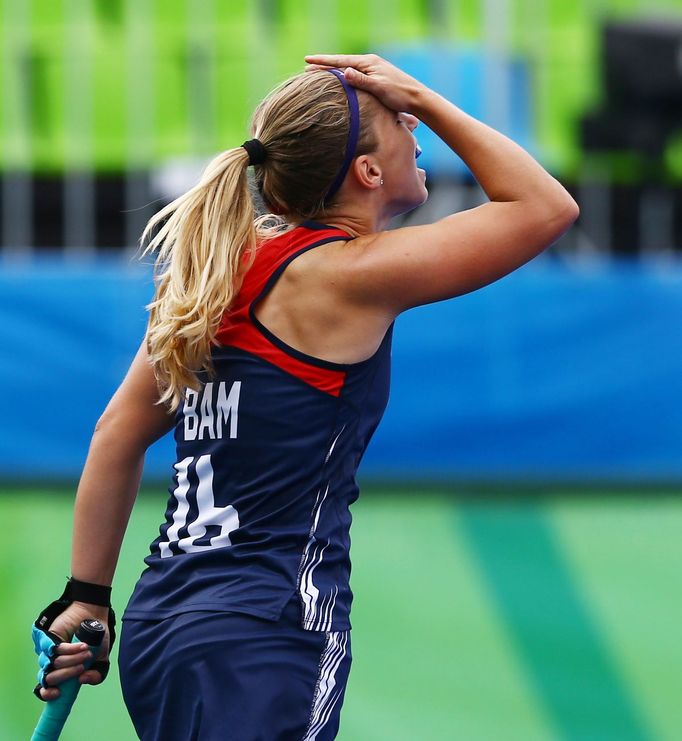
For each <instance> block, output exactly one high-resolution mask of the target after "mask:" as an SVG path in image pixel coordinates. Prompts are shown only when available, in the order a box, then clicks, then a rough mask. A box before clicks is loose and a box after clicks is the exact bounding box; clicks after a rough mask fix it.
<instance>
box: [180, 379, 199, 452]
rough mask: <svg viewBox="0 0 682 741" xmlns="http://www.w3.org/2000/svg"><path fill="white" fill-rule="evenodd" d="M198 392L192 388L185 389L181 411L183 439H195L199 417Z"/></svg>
mask: <svg viewBox="0 0 682 741" xmlns="http://www.w3.org/2000/svg"><path fill="white" fill-rule="evenodd" d="M198 400H199V394H198V393H197V392H196V391H195V390H194V389H187V391H185V406H184V407H183V410H182V413H183V416H184V418H185V440H196V439H197V428H198V426H199V417H198V415H197V401H198Z"/></svg>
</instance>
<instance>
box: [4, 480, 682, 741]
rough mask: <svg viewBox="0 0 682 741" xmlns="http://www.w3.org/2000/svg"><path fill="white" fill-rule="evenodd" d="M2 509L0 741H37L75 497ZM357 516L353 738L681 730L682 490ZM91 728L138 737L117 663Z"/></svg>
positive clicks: (522, 739) (33, 495) (18, 502)
mask: <svg viewBox="0 0 682 741" xmlns="http://www.w3.org/2000/svg"><path fill="white" fill-rule="evenodd" d="M164 503H165V494H164V492H163V491H162V488H161V487H160V488H159V489H158V491H157V492H150V491H147V492H144V493H143V494H142V495H141V496H140V499H139V500H138V504H137V505H136V510H135V511H134V513H133V520H132V525H131V527H130V529H129V531H128V534H127V536H126V542H125V543H124V548H123V555H122V559H121V562H120V566H119V571H118V573H117V578H116V582H115V585H114V600H115V604H116V606H117V607H118V608H119V610H121V609H122V607H123V605H124V603H125V599H126V597H127V595H128V593H129V592H130V590H131V588H132V585H133V583H134V581H135V579H136V577H137V575H138V574H139V572H140V570H141V566H142V558H143V557H144V555H146V551H147V545H148V542H149V541H151V540H152V539H153V538H154V537H155V536H156V532H157V527H158V524H159V522H160V518H161V514H162V512H163V509H164ZM0 508H1V509H2V514H3V521H4V523H5V528H4V530H5V533H4V537H3V539H2V541H0V555H1V558H0V564H1V568H2V582H1V584H2V591H1V595H2V601H3V604H2V613H1V614H2V624H3V626H4V628H3V640H2V642H1V643H0V646H1V649H0V650H1V651H2V654H1V655H0V659H1V660H0V666H1V667H2V670H1V673H0V739H8V740H14V739H26V738H28V737H29V735H30V732H31V729H32V727H33V724H34V723H35V720H36V719H37V716H38V714H39V711H40V708H41V706H40V704H39V703H38V701H37V700H35V699H34V698H33V697H32V695H31V692H30V691H31V688H32V686H33V684H34V682H35V679H34V673H35V662H34V659H33V655H32V648H31V646H30V637H29V633H30V622H31V620H32V619H33V617H34V616H35V614H36V613H37V611H38V609H39V608H40V607H42V606H43V604H44V603H46V602H47V601H49V600H50V599H52V598H53V597H55V596H58V591H59V590H60V589H61V587H62V584H63V581H64V577H65V576H66V575H67V574H68V570H69V538H70V528H71V495H70V494H66V493H64V492H45V491H37V490H36V491H29V490H22V491H6V492H4V493H3V494H2V495H0ZM354 515H355V521H354V525H353V531H352V534H353V563H354V570H353V587H354V590H355V595H356V600H355V605H354V630H353V655H354V665H353V670H352V672H351V679H350V683H349V688H348V693H347V696H346V704H345V710H344V713H343V716H342V731H341V734H340V736H339V738H340V739H341V741H374V740H376V741H384V740H390V741H402V740H405V741H408V740H409V741H430V740H432V739H433V740H434V741H435V740H441V739H462V740H464V741H490V740H491V739H503V740H504V741H515V740H517V739H518V740H519V741H533V740H538V741H551V740H553V739H570V740H573V739H575V741H631V740H632V741H635V740H637V741H640V740H644V739H657V740H658V739H660V740H669V741H676V740H678V739H681V738H682V709H681V707H680V687H681V686H682V684H681V681H682V679H681V678H682V640H681V639H680V625H682V589H680V581H679V579H680V567H681V566H682V538H680V533H681V532H682V498H680V497H679V496H676V495H672V494H668V495H665V494H655V493H653V494H652V493H644V492H642V494H641V495H639V496H633V495H632V494H627V495H625V494H623V495H619V494H617V493H613V492H611V493H609V494H608V495H604V496H599V495H597V494H595V493H593V492H592V493H590V495H589V496H587V495H585V494H571V493H562V494H560V495H554V496H550V495H547V496H536V497H533V498H523V497H520V496H518V495H514V496H506V497H499V498H485V499H482V498H480V497H470V496H453V495H452V494H451V493H448V492H447V491H446V490H443V491H433V490H432V491H428V492H418V491H414V492H412V493H409V494H407V493H401V494H396V493H395V492H390V491H386V490H378V489H366V490H365V491H364V493H363V496H362V497H361V499H360V501H359V502H358V503H357V504H356V505H355V507H354ZM38 523H41V527H38V526H37V524H38ZM189 691H191V688H188V692H189ZM93 738H96V739H98V741H127V739H134V738H135V734H134V733H133V730H132V726H131V725H130V722H129V721H128V718H127V715H126V712H125V709H124V706H123V703H122V700H121V697H120V691H119V688H118V679H117V673H116V671H115V669H114V671H113V672H112V675H110V678H109V680H107V682H106V684H105V685H103V686H102V687H98V688H91V687H87V688H85V689H84V691H83V693H82V694H81V696H80V698H79V700H78V703H77V705H76V706H75V708H74V711H73V716H72V718H71V719H70V720H69V724H68V726H67V729H66V731H65V732H64V735H63V739H64V740H65V741H80V740H81V739H83V740H85V739H93Z"/></svg>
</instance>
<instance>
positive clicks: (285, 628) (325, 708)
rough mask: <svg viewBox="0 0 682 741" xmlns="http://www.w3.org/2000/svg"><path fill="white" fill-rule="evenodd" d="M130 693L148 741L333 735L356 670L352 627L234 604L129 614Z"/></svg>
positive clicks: (125, 644) (296, 607)
mask: <svg viewBox="0 0 682 741" xmlns="http://www.w3.org/2000/svg"><path fill="white" fill-rule="evenodd" d="M118 662H119V669H120V676H121V686H122V689H123V698H124V700H125V703H126V706H127V708H128V712H129V713H130V717H131V719H132V721H133V725H134V726H135V730H136V731H137V735H138V736H139V738H140V739H143V741H218V740H220V741H313V740H316V741H330V740H331V739H334V738H335V737H336V734H337V731H338V727H339V715H340V712H341V706H342V704H343V697H344V692H345V689H346V682H347V680H348V673H349V671H350V663H351V651H350V631H340V632H320V631H309V630H303V629H302V628H301V627H300V604H299V602H298V599H296V598H294V599H292V601H291V602H290V603H289V605H288V606H287V607H286V608H285V610H284V612H283V614H282V617H281V618H280V619H279V620H278V621H276V622H272V621H269V620H263V619H261V618H257V617H252V616H250V615H242V614H238V613H232V612H186V613H182V614H180V615H177V616H175V617H171V618H167V619H165V620H127V619H126V620H124V621H123V629H122V632H121V644H120V648H119V655H118Z"/></svg>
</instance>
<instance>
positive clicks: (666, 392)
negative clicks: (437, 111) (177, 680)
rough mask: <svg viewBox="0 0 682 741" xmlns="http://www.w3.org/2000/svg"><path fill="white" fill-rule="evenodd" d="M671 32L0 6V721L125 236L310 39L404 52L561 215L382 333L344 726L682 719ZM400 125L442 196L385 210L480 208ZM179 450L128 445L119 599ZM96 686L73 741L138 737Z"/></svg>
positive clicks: (81, 423) (122, 334)
mask: <svg viewBox="0 0 682 741" xmlns="http://www.w3.org/2000/svg"><path fill="white" fill-rule="evenodd" d="M657 19H665V20H664V21H663V22H661V21H660V20H657ZM681 23H682V5H680V0H667V1H666V2H664V1H663V0H308V1H307V2H306V1H305V0H303V1H301V0H57V1H56V0H0V81H1V88H2V93H1V94H0V178H1V181H2V182H1V188H0V227H1V228H0V348H2V350H1V351H0V387H1V388H2V389H3V407H2V410H3V411H2V419H3V424H2V425H1V426H0V476H2V480H3V486H2V489H1V490H0V493H1V494H2V496H0V512H1V513H2V517H3V522H4V523H5V524H6V527H5V528H4V530H3V537H2V539H0V585H2V590H1V593H2V598H3V599H4V602H2V601H0V611H1V612H2V614H3V616H4V621H5V622H4V623H3V625H4V630H3V637H4V641H3V654H2V657H3V661H2V666H3V667H4V668H3V670H2V671H0V738H2V739H16V738H26V737H27V736H28V735H29V733H30V729H31V728H32V726H33V724H34V723H35V719H36V718H37V715H38V713H39V710H40V708H39V707H36V706H37V702H36V701H35V700H34V698H33V697H32V695H31V693H30V688H31V687H32V686H33V682H34V681H35V679H34V675H35V667H34V664H33V662H32V660H31V657H30V648H29V644H30V641H29V640H28V632H27V628H28V625H29V622H30V620H31V619H32V618H33V617H34V615H35V614H36V612H37V611H38V610H39V609H40V608H41V607H43V606H44V604H45V603H46V602H47V601H49V600H50V599H52V598H53V597H54V596H56V594H57V590H58V589H59V588H60V586H61V584H62V578H63V576H64V574H65V570H66V569H67V566H66V564H67V563H68V552H69V547H70V543H69V537H70V522H71V512H72V505H73V502H72V499H73V489H72V484H71V482H73V480H74V479H75V478H76V477H77V476H78V474H79V471H80V467H81V466H82V462H83V460H84V457H85V455H86V452H87V445H88V441H89V437H90V434H91V430H92V429H93V426H94V424H95V421H96V420H97V417H98V416H99V414H100V413H101V410H102V409H103V407H104V405H105V404H106V402H107V400H108V398H109V397H110V395H111V393H112V392H113V390H114V389H115V387H116V386H117V384H118V383H119V382H120V379H121V377H122V375H123V373H124V372H125V369H126V367H127V365H128V363H129V361H130V358H131V357H132V354H133V353H134V349H135V347H136V345H137V343H138V342H139V340H140V337H141V336H142V334H143V332H144V323H145V313H144V310H143V306H144V304H145V303H146V302H147V301H148V300H149V297H150V293H151V284H150V274H149V270H148V267H147V266H141V265H140V264H139V263H138V262H136V261H134V260H133V259H131V258H132V254H133V251H134V248H135V244H136V242H137V238H138V235H139V233H140V231H141V229H142V226H143V224H144V222H145V221H146V219H147V218H148V217H149V216H150V215H151V213H152V211H153V209H154V208H156V207H157V206H158V205H160V203H162V202H163V201H165V200H167V199H169V198H171V197H173V196H174V195H175V194H177V193H179V192H180V191H181V190H183V189H184V188H186V187H188V186H189V185H190V184H191V183H192V182H193V180H194V179H195V177H196V176H197V175H198V173H199V170H200V168H201V166H202V164H203V163H204V162H205V161H206V160H207V159H208V158H209V157H210V156H211V154H213V153H214V152H216V151H218V150H220V149H224V148H226V147H231V146H234V145H237V144H239V143H241V142H242V141H243V140H244V138H245V137H246V127H247V122H248V117H249V114H250V112H251V110H252V108H253V106H254V105H255V103H256V102H257V101H258V100H259V99H260V98H261V97H262V96H263V95H264V94H265V93H266V92H267V90H268V89H269V88H270V87H271V86H272V85H273V84H275V83H276V82H278V81H279V80H281V79H282V78H283V77H285V76H287V75H289V74H293V73H295V72H297V71H298V70H300V69H301V67H302V58H303V55H304V54H305V53H307V52H311V51H328V50H344V51H348V52H365V51H367V50H375V51H378V52H380V53H384V54H386V55H387V56H388V57H390V58H391V59H394V60H395V61H396V62H398V63H401V64H404V65H405V66H406V67H408V68H409V69H410V70H412V71H413V72H414V73H415V74H417V75H418V76H421V77H422V78H423V79H424V80H425V81H427V82H429V83H430V84H432V85H433V86H434V87H436V88H438V89H440V90H441V91H443V92H444V93H445V94H447V95H449V96H450V97H452V98H453V100H454V101H455V102H457V103H459V104H461V105H462V107H463V108H465V109H466V110H468V111H470V112H471V113H473V114H475V115H478V116H479V117H481V118H483V119H484V120H487V121H489V122H490V123H491V124H493V125H495V126H497V127H499V128H501V129H502V130H505V131H507V132H508V133H509V134H510V135H511V136H512V137H513V138H515V139H517V140H518V141H520V142H521V143H522V144H523V145H524V146H526V147H528V148H529V149H530V150H531V151H532V152H533V153H534V154H535V155H536V156H537V157H538V158H539V159H540V161H542V162H543V163H544V164H545V165H546V166H547V167H548V168H549V169H550V170H551V171H552V172H553V173H554V174H556V175H557V176H558V177H559V178H560V179H561V180H562V181H563V182H564V183H566V184H567V185H568V187H569V188H570V189H571V190H572V192H573V193H574V194H575V195H576V196H577V198H578V200H579V202H580V206H581V212H582V215H581V218H580V221H579V223H578V225H577V226H576V228H574V229H573V230H571V232H570V233H569V234H568V235H566V237H565V238H563V239H562V240H560V242H559V243H558V244H557V245H556V246H555V247H554V248H553V249H552V250H550V251H549V256H548V257H545V258H540V259H538V260H536V261H534V262H533V264H531V265H530V266H528V268H525V269H523V270H521V271H519V272H517V273H516V274H514V275H512V276H510V277H509V278H507V279H505V280H503V281H500V282H499V283H498V284H495V285H494V286H491V287H490V288H487V289H485V290H483V291H479V292H476V293H475V294H473V295H471V296H466V297H463V298H461V299H458V300H456V301H452V302H444V303H442V304H437V305H433V306H428V307H423V308H420V309H417V310H415V311H412V312H408V313H407V314H406V315H405V316H404V317H401V318H400V319H399V320H398V326H397V331H396V334H395V344H394V359H395V363H394V379H393V389H392V395H391V401H390V404H389V408H388V411H387V414H386V417H385V419H384V422H383V423H382V425H381V426H380V428H379V430H378V432H377V435H376V437H375V439H374V440H373V442H372V445H371V446H370V449H369V451H368V454H367V457H366V460H365V461H363V468H362V469H361V472H362V473H363V475H364V477H365V481H366V482H367V483H373V484H374V486H366V487H365V488H364V492H363V496H362V497H361V499H360V501H359V502H358V503H357V505H355V507H354V516H355V518H356V522H355V524H354V525H353V562H354V567H353V586H354V590H355V592H356V594H357V597H358V599H357V605H356V606H354V627H355V630H354V634H355V635H354V637H353V641H354V643H353V653H354V657H355V658H354V662H355V665H354V669H353V673H352V675H351V683H350V688H349V695H348V698H347V700H346V706H345V710H344V714H345V717H344V718H343V721H342V731H341V736H340V738H343V739H347V740H348V741H357V740H358V739H362V740H363V741H364V740H365V739H366V740H367V741H385V740H386V739H391V741H415V739H419V741H422V739H423V741H432V740H433V741H436V739H437V740H438V741H440V740H441V739H451V738H458V739H467V741H484V740H485V741H487V740H488V739H491V738H501V739H505V741H554V740H555V739H556V740H557V741H559V740H562V741H563V740H566V739H575V740H576V741H584V740H585V739H594V740H595V741H647V740H649V739H652V740H653V739H655V740H656V741H658V740H659V739H660V740H661V741H678V740H679V739H680V738H682V731H681V730H680V729H681V728H682V720H681V718H682V714H681V713H680V703H679V676H680V666H682V643H681V642H680V640H679V625H680V623H682V592H681V591H680V590H679V589H676V588H675V586H674V585H675V584H677V583H678V582H679V564H680V559H681V557H682V552H681V550H680V549H681V545H680V544H681V543H682V541H681V540H680V537H679V533H680V527H681V526H682V506H681V501H680V498H679V490H680V483H681V482H682V456H680V441H682V396H681V395H680V394H679V391H678V389H679V382H680V378H682V342H680V340H679V335H680V332H679V319H678V318H679V316H681V315H682V265H681V264H680V261H679V260H678V259H677V254H676V253H677V252H678V251H679V249H680V248H681V247H682V229H681V224H680V221H681V214H682V203H681V201H682V198H681V184H682V138H681V132H680V126H679V122H682V110H681V105H682V99H681V98H680V95H681V93H682V85H681V84H680V79H681V77H682V51H681V44H682V40H681V32H680V24H681ZM419 137H420V141H421V144H422V146H423V148H424V150H425V153H424V156H423V159H422V161H423V162H424V163H425V165H426V167H427V170H428V172H429V187H430V191H431V197H430V199H429V201H428V202H427V204H426V205H425V206H424V207H423V208H422V209H420V210H419V211H417V212H415V213H414V214H412V215H410V216H409V217H408V221H412V222H414V221H420V220H428V219H433V218H436V217H437V216H438V215H440V214H442V213H445V212H446V211H447V212H450V211H452V210H453V208H464V207H467V206H468V205H472V204H475V203H477V202H478V201H479V200H480V199H481V197H482V196H481V193H480V191H479V189H478V188H477V186H476V185H475V184H474V183H473V181H472V180H471V177H470V175H468V174H467V172H466V171H465V169H464V168H463V167H462V165H461V163H459V162H458V160H457V159H456V158H455V157H453V156H452V155H448V156H447V157H443V151H442V149H439V146H440V145H439V143H438V142H437V141H435V139H434V138H433V137H432V136H431V135H430V134H429V132H428V131H425V130H423V129H422V130H421V131H420V132H419ZM624 255H628V256H633V255H637V256H639V259H638V260H632V259H630V260H623V259H619V258H622V257H624ZM171 443H172V441H170V440H169V439H168V438H166V439H165V440H164V441H162V442H160V443H159V444H158V445H157V446H154V447H153V448H152V450H151V451H150V454H149V455H148V458H147V465H146V472H147V473H148V474H149V475H150V476H149V478H150V479H152V481H149V480H148V481H147V491H146V495H142V496H141V497H140V498H139V500H138V503H137V504H136V509H135V513H134V516H133V519H132V520H131V526H130V528H129V530H128V533H127V535H126V543H125V544H124V548H123V552H122V557H121V563H120V564H119V568H118V570H117V575H116V580H115V583H114V602H115V605H116V607H117V608H121V607H123V604H124V603H125V599H126V597H127V596H128V595H129V594H130V591H131V589H132V585H133V584H134V582H135V580H136V579H137V576H138V575H139V572H140V570H141V568H142V562H141V559H142V557H143V555H144V554H145V553H146V548H147V544H148V543H149V542H150V541H151V540H152V539H153V538H154V537H155V536H156V534H157V532H158V525H159V522H160V520H161V517H162V511H163V500H164V498H165V493H164V491H163V489H164V486H163V485H161V486H159V485H158V484H157V483H156V481H158V480H159V479H162V480H163V481H164V482H165V481H166V480H167V478H168V477H169V472H170V461H171V460H172V451H171V449H170V448H171ZM381 480H383V481H385V482H388V485H387V486H386V487H385V488H383V489H382V488H377V486H376V482H377V481H381ZM32 481H33V482H36V481H37V482H39V483H38V485H37V486H36V487H35V490H31V488H30V484H31V482H32ZM398 482H399V484H400V485H397V483H398ZM471 482H483V483H484V484H486V488H485V489H482V488H481V487H478V486H471V485H469V484H470V483H471ZM614 482H616V484H617V486H616V485H614ZM652 482H656V483H658V484H661V486H659V487H658V488H657V487H656V486H653V487H652V486H651V484H652ZM605 483H609V484H612V486H611V487H610V488H607V487H602V485H603V484H605ZM14 484H19V486H18V487H17V488H15V487H14V486H13V485H14ZM422 484H428V486H422ZM510 484H512V485H513V486H510ZM530 484H532V485H530ZM555 484H559V485H560V486H555ZM667 484H672V488H671V487H666V486H663V485H667ZM60 486H61V487H65V488H60ZM620 486H622V487H623V488H622V489H621V488H618V487H620ZM587 487H589V491H588V496H584V494H585V489H586V488H587ZM401 489H402V490H404V492H403V493H402V494H401V493H400V490H401ZM625 489H627V490H628V491H627V492H626V496H623V493H624V491H625ZM482 493H489V494H492V495H494V496H493V497H491V498H487V497H482V496H481V494H482ZM500 493H501V494H502V496H501V497H500V498H497V499H496V498H495V496H496V495H498V494H500ZM510 493H511V496H509V494H510ZM528 494H532V495H533V496H532V497H528V496H527V495H528ZM472 495H473V496H472ZM535 495H540V496H535ZM576 495H577V496H576ZM46 556H47V557H46ZM116 673H117V672H116V667H115V666H114V667H113V671H112V674H113V675H114V676H113V677H112V678H111V679H110V680H108V682H107V683H106V684H105V685H104V686H103V687H102V688H97V689H96V690H92V691H90V690H86V691H85V692H84V694H83V696H81V699H80V700H79V706H78V707H76V708H75V710H74V714H73V715H74V717H73V718H72V720H71V721H70V723H71V725H70V727H69V728H68V737H69V738H71V739H73V740H74V741H76V739H78V740H79V741H80V739H83V740H85V739H91V738H92V737H93V735H96V736H97V737H98V738H99V739H102V741H124V740H125V739H129V738H130V739H132V738H133V737H134V732H133V729H132V727H131V724H130V721H129V720H128V718H127V715H126V712H125V709H124V707H123V703H122V699H121V696H120V689H119V687H118V683H117V677H116Z"/></svg>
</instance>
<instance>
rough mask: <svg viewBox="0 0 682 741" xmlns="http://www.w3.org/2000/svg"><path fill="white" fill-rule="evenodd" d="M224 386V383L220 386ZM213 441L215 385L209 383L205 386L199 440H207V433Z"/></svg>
mask: <svg viewBox="0 0 682 741" xmlns="http://www.w3.org/2000/svg"><path fill="white" fill-rule="evenodd" d="M220 385H221V386H224V385H225V384H224V383H221V384H220ZM207 432H208V436H209V438H210V439H211V440H215V419H214V416H213V384H212V383H207V384H206V385H205V386H204V393H203V396H202V397H201V422H199V432H198V433H197V437H198V438H199V440H205V439H206V433H207Z"/></svg>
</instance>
